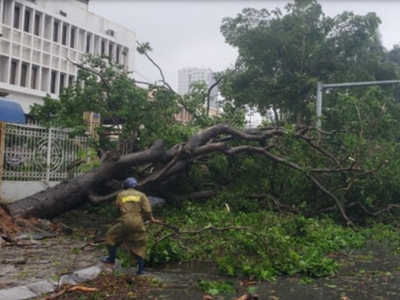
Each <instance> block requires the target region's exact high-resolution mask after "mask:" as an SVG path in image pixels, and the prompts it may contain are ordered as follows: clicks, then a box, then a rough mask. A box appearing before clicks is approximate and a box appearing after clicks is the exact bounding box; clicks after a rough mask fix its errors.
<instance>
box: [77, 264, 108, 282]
mask: <svg viewBox="0 0 400 300" xmlns="http://www.w3.org/2000/svg"><path fill="white" fill-rule="evenodd" d="M101 271H102V269H101V267H100V266H92V267H89V268H86V269H82V270H79V271H76V272H74V275H77V276H78V277H80V278H82V279H83V280H89V279H93V278H95V277H96V276H97V275H99V273H100V272H101Z"/></svg>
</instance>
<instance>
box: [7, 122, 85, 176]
mask: <svg viewBox="0 0 400 300" xmlns="http://www.w3.org/2000/svg"><path fill="white" fill-rule="evenodd" d="M70 133H71V131H69V130H65V129H60V128H55V127H51V128H46V127H43V126H40V125H38V124H34V123H31V124H11V123H6V124H5V130H4V134H3V142H0V145H2V147H3V149H0V154H1V153H2V154H3V155H2V156H3V172H2V173H3V174H2V180H3V181H6V180H11V181H42V182H43V181H44V182H46V183H49V182H54V181H55V182H61V181H63V180H67V179H69V178H68V177H70V176H71V175H73V177H75V176H77V175H79V169H78V170H72V173H71V170H70V168H69V166H71V164H72V163H73V162H74V161H76V160H77V159H83V160H86V159H87V157H86V156H85V153H86V152H87V151H88V150H89V147H88V138H87V137H86V136H75V137H71V136H70ZM0 139H1V136H0ZM0 174H1V172H0Z"/></svg>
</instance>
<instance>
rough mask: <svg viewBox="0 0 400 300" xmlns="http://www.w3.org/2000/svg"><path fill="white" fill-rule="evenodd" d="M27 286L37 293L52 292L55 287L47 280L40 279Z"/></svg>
mask: <svg viewBox="0 0 400 300" xmlns="http://www.w3.org/2000/svg"><path fill="white" fill-rule="evenodd" d="M27 287H28V288H29V289H30V290H31V291H32V292H34V293H35V294H37V295H43V294H47V293H51V292H54V290H55V289H56V286H55V285H54V284H52V283H51V282H50V281H49V280H41V281H38V282H35V283H32V284H29V285H27Z"/></svg>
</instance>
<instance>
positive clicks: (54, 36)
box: [53, 22, 58, 42]
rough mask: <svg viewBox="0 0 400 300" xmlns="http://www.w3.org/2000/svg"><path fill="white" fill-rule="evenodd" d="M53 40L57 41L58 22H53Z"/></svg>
mask: <svg viewBox="0 0 400 300" xmlns="http://www.w3.org/2000/svg"><path fill="white" fill-rule="evenodd" d="M53 42H58V22H54V27H53Z"/></svg>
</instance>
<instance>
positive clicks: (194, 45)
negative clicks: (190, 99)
mask: <svg viewBox="0 0 400 300" xmlns="http://www.w3.org/2000/svg"><path fill="white" fill-rule="evenodd" d="M290 2H293V1H289V0H288V1H283V0H275V1H261V0H260V1H243V0H242V1H241V0H219V1H218V0H216V1H211V0H208V1H200V0H180V1H170V0H163V1H162V0H158V1H157V0H91V1H90V3H91V4H90V7H91V11H92V12H94V13H96V14H98V15H101V16H103V17H105V18H107V19H110V20H113V21H115V22H117V23H119V24H121V25H123V26H125V27H127V28H131V29H133V30H134V31H135V32H136V35H137V40H138V41H140V42H149V43H150V45H151V46H152V48H153V51H152V52H151V53H150V55H151V57H152V58H153V59H154V61H155V62H156V63H157V64H158V65H159V66H160V67H161V68H162V70H163V72H164V75H165V77H166V81H167V82H168V83H169V84H170V85H171V86H172V88H174V89H177V77H178V70H179V69H182V68H192V67H193V68H194V67H196V68H210V69H212V70H213V71H222V70H224V69H226V68H228V67H229V66H232V65H233V64H234V63H235V60H236V57H237V52H236V50H235V49H234V48H232V47H231V46H229V45H227V44H225V41H224V37H223V36H222V34H221V33H220V26H221V24H222V19H223V18H224V17H235V16H236V15H237V14H238V13H240V12H241V11H242V9H243V8H245V7H253V8H257V9H260V8H267V9H268V10H272V9H275V8H276V7H279V8H280V9H281V10H282V11H284V9H283V8H284V6H285V5H286V4H287V3H290ZM319 3H320V4H321V5H322V8H323V11H324V13H325V14H326V15H329V16H335V15H337V14H339V13H341V12H343V11H345V10H347V11H353V12H354V13H356V14H360V15H365V14H366V13H368V12H375V13H376V14H377V15H378V16H379V17H380V18H381V20H382V24H381V25H380V32H381V35H382V41H383V44H384V46H385V47H386V48H387V49H389V50H390V49H392V48H393V45H395V44H399V43H400V33H399V28H400V16H399V13H400V1H396V0H364V1H362V0H347V1H340V0H339V1H337V0H320V1H319ZM135 64H136V70H135V71H136V74H135V78H136V79H137V80H143V81H150V82H154V81H157V80H159V79H160V78H161V77H160V75H159V72H158V70H157V69H156V68H155V67H153V66H152V65H151V63H150V62H149V61H148V60H147V59H146V58H145V57H144V56H141V55H139V54H136V61H135Z"/></svg>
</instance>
